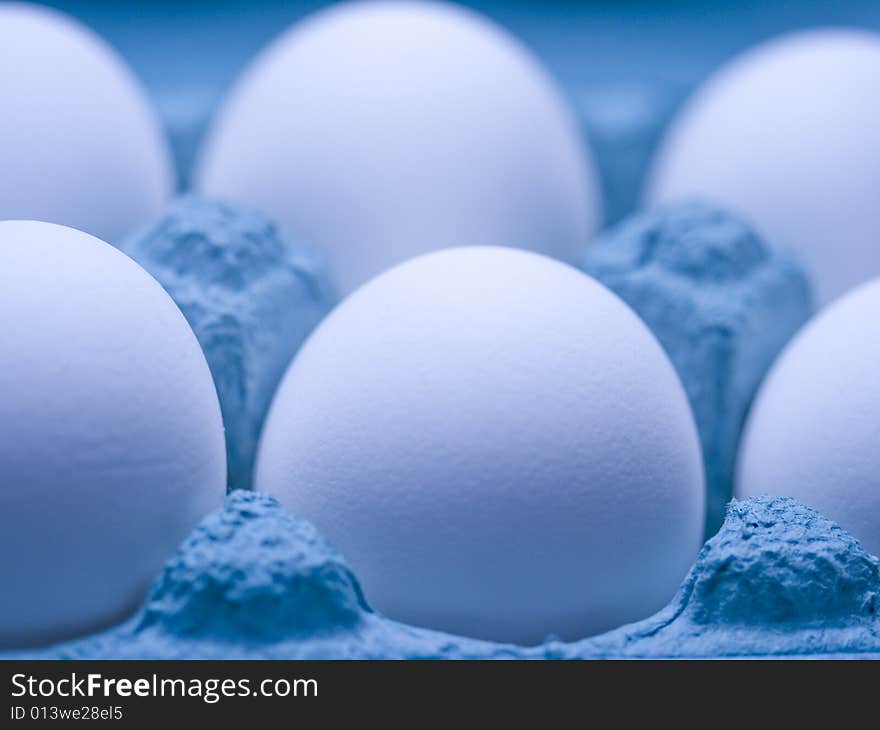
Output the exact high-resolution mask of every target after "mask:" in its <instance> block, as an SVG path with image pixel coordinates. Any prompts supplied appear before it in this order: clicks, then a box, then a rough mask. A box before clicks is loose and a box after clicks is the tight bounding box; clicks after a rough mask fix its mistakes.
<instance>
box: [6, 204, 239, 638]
mask: <svg viewBox="0 0 880 730" xmlns="http://www.w3.org/2000/svg"><path fill="white" fill-rule="evenodd" d="M0 322H2V323H3V326H2V327H0V474H2V484H0V555H2V556H3V557H4V559H3V560H2V561H0V585H2V586H3V600H2V601H0V647H4V648H9V647H12V646H35V645H40V644H48V643H51V642H54V641H59V640H62V639H66V638H69V637H71V636H76V635H80V634H85V633H88V632H91V631H94V630H96V629H98V628H101V627H103V626H106V625H108V624H110V623H113V622H115V621H117V620H119V619H120V618H123V617H124V616H125V615H126V614H127V613H128V612H130V611H132V610H134V608H135V607H136V605H137V604H138V603H139V602H140V600H141V599H142V598H143V596H144V594H145V593H146V589H147V587H148V586H149V584H150V582H151V581H152V580H153V579H154V578H155V576H156V575H157V573H158V572H159V570H160V569H161V567H162V565H163V564H164V562H165V560H167V559H168V557H169V556H170V555H171V554H172V553H173V552H174V550H175V549H176V548H177V546H178V544H179V543H180V542H181V541H182V540H183V539H184V538H185V537H186V536H187V535H188V534H189V532H190V530H192V528H193V527H195V525H196V524H197V523H198V521H199V520H200V519H201V518H202V517H203V516H204V515H205V514H206V513H207V512H208V511H210V510H211V509H213V508H215V507H218V506H220V505H221V504H222V500H223V496H224V494H225V491H226V490H225V486H226V484H225V480H226V456H225V445H224V440H223V425H222V422H221V418H220V407H219V404H218V402H217V394H216V392H215V390H214V384H213V382H212V380H211V374H210V372H209V370H208V365H207V363H206V362H205V357H204V355H203V354H202V351H201V349H200V348H199V344H198V342H197V340H196V338H195V335H194V334H193V333H192V330H191V329H190V328H189V326H188V325H187V323H186V320H185V319H184V318H183V315H182V314H181V312H180V310H179V309H178V308H177V307H176V306H175V304H174V302H173V301H172V300H171V298H170V297H169V296H168V295H167V294H166V293H165V291H164V290H163V289H162V287H161V286H160V285H159V283H158V282H156V281H155V280H154V279H153V278H152V277H150V276H149V274H147V273H146V272H145V271H144V270H143V269H141V268H140V267H139V266H138V265H137V264H135V263H134V262H133V261H132V260H131V259H129V258H128V257H126V256H125V255H123V254H121V253H120V252H119V251H117V250H116V249H114V248H113V247H112V246H110V245H109V244H106V243H104V242H103V241H100V240H98V239H96V238H93V237H92V236H89V235H87V234H85V233H81V232H79V231H76V230H73V229H71V228H65V227H63V226H58V225H54V224H50V223H37V222H32V221H5V222H0Z"/></svg>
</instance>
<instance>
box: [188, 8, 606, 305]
mask: <svg viewBox="0 0 880 730" xmlns="http://www.w3.org/2000/svg"><path fill="white" fill-rule="evenodd" d="M196 177H197V180H196V187H197V188H198V189H199V190H200V191H201V192H203V193H206V194H208V195H210V196H214V197H219V198H226V199H229V200H234V201H237V202H240V203H246V204H249V205H252V206H253V207H255V208H258V209H262V210H263V211H264V212H265V213H267V214H268V215H269V216H271V217H272V218H274V219H276V220H277V221H279V222H280V223H281V224H282V225H284V226H286V227H287V228H288V229H289V230H290V231H291V232H293V233H294V234H296V235H297V236H299V237H301V238H302V239H304V240H307V241H310V242H312V243H313V244H316V245H319V246H321V247H323V248H324V249H325V250H326V252H327V253H328V255H329V257H330V259H331V263H332V265H333V270H334V272H335V273H336V275H337V278H338V281H337V283H338V284H339V286H340V288H341V290H342V291H343V292H348V291H351V290H352V289H353V288H355V287H356V286H358V285H359V284H361V283H363V282H364V281H366V280H367V279H369V278H370V277H371V276H373V275H375V274H377V273H379V272H380V271H383V270H384V269H386V268H387V267H389V266H391V265H393V264H396V263H398V262H400V261H403V260H405V259H408V258H411V257H413V256H415V255H417V254H421V253H426V252H428V251H432V250H435V249H439V248H445V247H449V246H463V245H471V244H473V243H480V244H497V245H505V246H513V247H520V248H529V249H535V250H538V251H541V252H543V253H546V254H549V255H553V256H556V257H558V258H561V259H566V260H573V259H574V258H575V256H576V255H577V254H578V253H580V251H581V249H582V247H583V245H584V244H585V243H586V241H587V240H588V239H589V237H590V235H591V233H593V232H594V230H595V229H596V227H597V224H598V221H599V217H600V211H599V208H600V203H599V193H598V191H597V183H596V173H595V171H594V168H593V164H592V160H591V157H590V155H589V153H588V151H587V150H586V149H585V148H584V144H583V141H582V139H581V135H580V133H579V130H578V128H577V124H576V121H575V119H574V116H573V114H572V112H571V110H570V109H569V108H568V107H567V105H566V103H565V101H564V100H563V98H562V96H561V94H560V92H559V90H558V89H557V87H556V84H555V83H554V81H553V80H552V79H551V78H550V77H549V75H548V74H547V73H546V72H545V71H544V69H543V68H542V67H541V66H540V65H539V63H538V62H537V61H536V59H535V58H533V56H532V54H531V53H530V52H529V51H528V50H527V49H526V48H525V47H523V46H522V45H521V44H520V43H519V42H518V41H517V40H516V39H514V38H513V37H511V36H510V35H508V34H507V33H506V32H504V31H503V30H501V29H500V28H498V27H496V26H495V25H493V24H492V23H491V22H490V21H488V20H486V19H484V18H482V17H480V16H478V15H476V14H475V13H472V12H470V11H468V10H465V9H463V8H458V7H455V6H452V5H446V4H441V3H414V2H376V3H352V4H345V5H343V6H341V7H335V8H331V9H329V10H326V11H324V12H321V13H318V14H317V15H315V16H314V17H312V18H311V19H309V20H307V21H305V22H303V23H301V24H298V25H296V26H294V27H293V28H291V29H290V30H289V31H287V32H286V33H285V34H284V35H282V36H281V37H280V38H279V39H278V40H277V41H275V42H274V43H273V44H272V45H271V46H270V47H269V48H268V49H267V50H266V51H265V52H263V53H262V54H261V55H260V56H259V57H258V58H257V60H256V61H254V62H253V64H252V65H251V67H250V69H249V70H248V71H247V72H246V73H245V74H244V76H243V77H242V78H241V80H240V81H239V82H238V84H237V86H236V87H235V88H234V90H233V92H232V93H231V95H230V96H229V98H228V99H227V100H226V102H225V104H224V105H223V107H222V108H221V110H220V112H219V114H218V115H217V119H216V121H215V122H214V124H213V128H212V129H211V130H210V133H209V135H208V137H207V141H206V143H205V147H204V149H203V151H202V154H201V162H200V169H199V171H198V173H197V176H196Z"/></svg>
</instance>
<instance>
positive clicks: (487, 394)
mask: <svg viewBox="0 0 880 730" xmlns="http://www.w3.org/2000/svg"><path fill="white" fill-rule="evenodd" d="M255 488H256V489H257V490H259V491H262V492H267V493H269V494H272V495H275V496H277V497H278V498H279V499H280V500H281V501H282V503H283V504H284V505H286V506H287V507H288V508H289V509H290V510H291V511H292V512H293V513H294V514H297V515H300V516H302V517H305V518H306V519H309V520H311V521H313V522H314V524H315V525H316V526H317V527H318V529H319V530H320V531H321V532H322V533H323V534H324V535H325V536H326V537H327V538H329V539H330V541H331V542H332V543H334V544H335V545H336V547H337V548H339V549H340V550H341V551H342V553H343V555H344V556H345V557H346V558H347V559H348V560H349V561H350V563H351V565H352V566H353V569H354V570H355V573H356V574H357V575H358V577H359V578H360V580H361V581H362V583H363V586H364V589H365V592H366V597H367V600H368V601H369V602H370V603H371V605H373V606H374V607H375V608H377V609H378V610H379V611H381V612H383V613H385V614H387V615H388V616H390V617H391V618H394V619H397V620H400V621H404V622H407V623H411V624H416V625H421V626H428V627H431V628H435V629H441V630H444V631H450V632H455V633H459V634H464V635H470V636H477V637H481V638H486V639H495V640H500V641H514V642H519V643H535V642H539V641H541V640H543V639H544V638H545V637H546V636H547V635H548V634H555V635H557V636H560V637H563V638H565V639H575V638H578V637H580V636H584V635H587V634H594V633H597V632H600V631H603V630H605V629H608V628H611V627H613V626H616V625H619V624H623V623H626V622H628V621H633V620H635V619H640V618H643V617H645V616H648V615H649V614H651V613H653V612H654V611H656V610H658V609H659V608H661V607H662V606H663V605H664V604H665V603H666V602H667V601H668V600H669V599H670V598H671V597H672V596H673V594H674V592H675V590H676V589H677V588H678V585H679V582H680V581H681V579H682V578H683V577H684V576H685V574H686V572H687V570H688V569H689V567H690V565H691V563H692V561H693V559H694V557H695V556H696V554H697V550H698V548H699V546H700V543H701V538H702V532H703V520H704V507H705V496H704V484H703V466H702V461H701V457H700V447H699V443H698V440H697V433H696V430H695V428H694V422H693V418H692V416H691V411H690V409H689V406H688V402H687V399H686V397H685V394H684V391H683V389H682V386H681V384H680V382H679V381H678V378H677V376H676V375H675V372H674V371H673V369H672V366H671V364H670V363H669V360H668V359H667V357H666V355H665V354H664V352H663V350H662V349H661V347H660V345H659V344H658V342H657V341H656V340H655V339H654V337H653V335H652V334H651V333H650V332H649V331H648V329H647V327H646V326H645V325H644V324H643V323H642V322H641V320H639V319H638V318H637V317H636V315H635V314H634V313H633V312H632V310H630V309H629V308H628V307H627V306H626V305H625V304H624V303H623V302H622V301H621V300H620V299H618V298H617V297H616V296H614V295H613V294H612V293H611V292H610V291H608V290H607V289H605V288H604V287H602V286H601V285H600V284H598V283H597V282H596V281H595V280H593V279H591V278H590V277H588V276H586V275H584V274H582V273H580V272H579V271H577V270H575V269H573V268H571V267H569V266H567V265H565V264H561V263H559V262H557V261H554V260H552V259H550V258H547V257H544V256H540V255H537V254H534V253H530V252H525V251H517V250H514V249H507V248H497V247H496V248H492V247H485V248H481V247H474V248H458V249H451V250H446V251H442V252H435V253H432V254H427V255H425V256H421V257H419V258H416V259H414V260H411V261H409V262H407V263H404V264H401V265H399V266H397V267H395V268H393V269H391V270H390V271H388V272H386V273H384V274H382V275H380V276H379V277H378V278H376V279H374V280H372V281H371V282H369V283H368V284H366V285H365V286H363V287H362V288H361V289H359V290H358V291H356V292H355V293H354V294H352V295H350V296H349V298H348V299H347V300H345V301H344V302H342V304H340V305H339V306H338V307H337V308H336V309H335V310H334V311H333V312H332V313H331V314H330V315H329V316H328V318H327V319H325V320H324V322H323V323H322V324H321V325H319V327H318V329H317V330H316V331H315V332H314V333H313V334H312V336H311V337H310V339H309V340H307V341H306V344H305V345H304V346H303V348H302V349H301V350H300V352H299V354H298V355H297V356H296V358H295V359H294V361H293V363H292V364H291V366H290V368H289V369H288V371H287V373H286V375H285V377H284V378H283V380H282V383H281V386H280V387H279V390H278V392H277V394H276V396H275V399H274V401H273V404H272V406H271V408H270V412H269V417H268V420H267V423H266V426H265V427H264V431H263V436H262V439H261V443H260V449H259V454H258V460H257V470H256V477H255Z"/></svg>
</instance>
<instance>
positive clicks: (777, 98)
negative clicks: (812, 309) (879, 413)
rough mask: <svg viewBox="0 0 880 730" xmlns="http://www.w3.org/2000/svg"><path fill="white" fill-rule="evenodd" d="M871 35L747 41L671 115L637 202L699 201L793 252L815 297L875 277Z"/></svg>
mask: <svg viewBox="0 0 880 730" xmlns="http://www.w3.org/2000/svg"><path fill="white" fill-rule="evenodd" d="M878 129H880V35H878V34H876V33H873V32H868V31H864V30H855V29H831V28H827V29H815V30H809V31H799V32H795V33H790V34H787V35H784V36H782V37H780V38H777V39H774V40H771V41H769V42H766V43H764V44H762V45H760V46H758V47H756V48H754V49H752V50H749V51H747V52H745V53H743V54H742V55H740V56H739V57H737V58H734V59H733V60H732V61H730V62H728V63H727V64H726V65H724V66H723V67H722V68H721V69H720V70H719V71H718V72H716V73H715V74H714V75H713V76H712V77H710V78H709V79H708V80H707V81H706V82H705V83H704V84H703V85H702V87H700V88H699V89H698V90H697V92H696V93H695V94H694V95H693V97H692V98H691V99H690V101H689V102H688V103H687V104H686V105H685V107H684V109H683V111H682V112H681V113H680V114H679V115H678V117H677V119H675V120H674V121H673V123H672V126H671V128H670V130H669V131H668V133H667V134H666V138H665V139H664V141H663V142H662V144H661V146H660V149H659V151H658V152H657V155H656V158H655V160H654V163H653V166H652V169H651V170H650V172H649V174H648V180H647V184H646V191H645V201H644V202H645V203H646V205H649V206H655V205H660V204H665V203H669V202H674V201H678V200H681V199H684V198H693V197H696V198H702V199H706V200H710V201H713V202H715V203H718V204H720V205H723V206H726V207H728V208H730V209H732V210H735V211H737V212H739V213H741V214H743V215H744V216H745V217H746V218H748V219H750V220H751V221H752V223H754V224H755V226H756V227H757V228H758V230H759V231H760V232H761V233H762V234H763V235H764V236H765V237H766V238H767V239H768V240H769V241H771V242H773V243H775V244H776V245H779V246H785V247H788V248H791V249H793V250H795V251H797V252H798V253H800V254H801V256H802V257H803V259H804V261H805V263H806V264H807V266H808V267H809V270H810V274H811V276H812V279H813V282H814V284H815V290H816V292H817V296H818V301H819V303H820V304H825V303H827V302H829V301H831V300H832V299H834V298H835V297H837V296H839V295H840V294H842V293H843V292H844V291H846V290H847V289H849V288H851V287H853V286H856V285H857V284H859V283H861V282H864V281H866V280H868V279H870V278H871V277H873V276H877V275H878V274H880V240H878V236H877V230H878V225H880V197H878V192H877V185H878V179H880V178H878V171H880V134H878V131H877V130H878Z"/></svg>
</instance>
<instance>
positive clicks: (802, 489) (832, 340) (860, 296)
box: [736, 279, 880, 555]
mask: <svg viewBox="0 0 880 730" xmlns="http://www.w3.org/2000/svg"><path fill="white" fill-rule="evenodd" d="M878 364H880V279H873V280H872V281H870V282H868V283H867V284H863V285H862V286H860V287H858V288H856V289H854V290H853V291H852V292H850V293H849V294H847V295H845V296H844V297H841V298H840V299H839V300H838V301H836V302H834V304H832V305H831V306H829V307H828V308H826V309H825V310H824V311H823V312H821V313H820V314H819V315H817V316H816V317H815V318H813V319H812V320H811V321H810V322H808V323H807V324H806V325H805V326H804V328H803V329H802V330H801V331H800V332H799V333H798V335H797V336H796V337H795V339H794V340H792V342H791V343H790V344H789V345H788V347H787V348H786V349H785V350H784V351H783V353H782V355H781V356H780V357H779V359H778V360H777V361H776V363H775V364H774V366H773V369H772V370H771V371H770V374H769V375H768V376H767V379H766V380H765V382H764V385H763V386H762V387H761V390H760V392H759V394H758V398H757V400H756V401H755V404H754V406H753V407H752V411H751V414H750V416H749V420H748V422H747V424H746V430H745V433H744V435H743V440H742V445H741V447H740V454H739V462H738V467H737V487H736V491H737V496H739V497H741V498H745V497H751V496H755V495H759V494H773V495H783V496H788V497H794V498H795V499H798V500H800V501H801V502H804V503H805V504H806V505H808V506H810V507H812V508H813V509H815V510H818V511H819V512H821V513H822V514H823V515H825V516H826V517H829V518H831V519H832V520H835V521H836V522H838V523H839V524H840V525H841V527H843V528H844V529H845V530H847V531H849V532H851V533H852V534H853V535H854V536H855V537H857V538H858V539H859V540H861V541H862V543H863V544H864V546H865V549H866V550H867V551H868V552H869V553H872V554H873V555H880V449H878V446H880V376H878Z"/></svg>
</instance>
